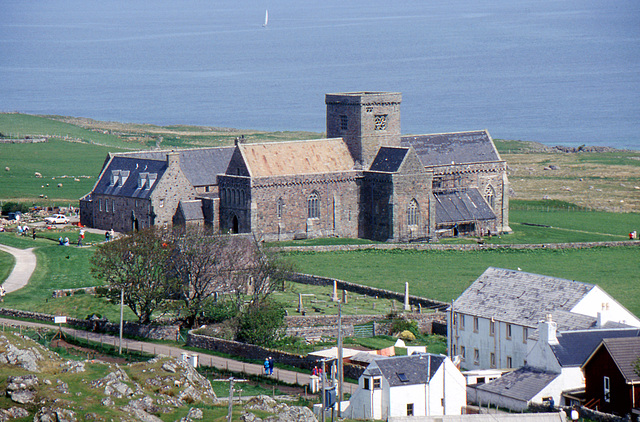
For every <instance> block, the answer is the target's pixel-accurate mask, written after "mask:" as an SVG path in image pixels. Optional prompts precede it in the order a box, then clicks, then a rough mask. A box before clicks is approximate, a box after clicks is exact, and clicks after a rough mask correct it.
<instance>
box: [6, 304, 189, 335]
mask: <svg viewBox="0 0 640 422" xmlns="http://www.w3.org/2000/svg"><path fill="white" fill-rule="evenodd" d="M0 315H4V316H8V317H13V318H27V319H34V320H36V321H44V322H53V320H54V316H53V315H48V314H41V313H38V312H28V311H21V310H17V309H5V308H0ZM67 325H69V326H71V327H73V328H77V329H82V330H91V331H95V332H100V333H108V334H116V333H119V332H120V324H119V323H118V324H116V323H113V322H109V321H108V320H106V319H77V318H70V317H67ZM52 328H54V327H53V326H52ZM122 332H123V334H124V335H126V336H133V337H143V338H149V339H153V340H175V339H176V337H177V334H178V332H179V327H178V326H177V325H142V324H136V323H133V322H128V321H125V322H124V324H123V327H122Z"/></svg>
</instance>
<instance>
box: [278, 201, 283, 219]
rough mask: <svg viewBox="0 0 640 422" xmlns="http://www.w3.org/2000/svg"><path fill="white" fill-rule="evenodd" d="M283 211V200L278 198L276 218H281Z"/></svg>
mask: <svg viewBox="0 0 640 422" xmlns="http://www.w3.org/2000/svg"><path fill="white" fill-rule="evenodd" d="M283 209H284V200H283V199H282V198H278V202H276V216H277V217H278V218H282V210H283Z"/></svg>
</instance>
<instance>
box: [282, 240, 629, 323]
mask: <svg viewBox="0 0 640 422" xmlns="http://www.w3.org/2000/svg"><path fill="white" fill-rule="evenodd" d="M284 255H285V256H286V257H287V258H289V259H291V260H292V261H293V262H294V263H295V264H296V266H297V268H298V270H299V271H301V272H303V273H308V274H315V275H320V276H325V277H333V278H339V279H342V280H346V281H351V282H354V283H359V284H364V285H368V286H373V287H378V288H383V289H388V290H393V291H396V292H403V291H404V283H405V282H409V289H410V293H411V294H414V295H418V296H423V297H428V298H432V299H437V300H441V301H445V302H449V301H451V300H452V299H455V298H456V297H458V296H459V295H460V294H461V293H462V292H463V291H464V290H465V289H466V288H467V287H468V286H469V285H470V284H471V283H472V282H473V281H474V280H476V279H477V278H478V277H479V276H480V274H482V273H483V272H484V271H485V270H486V269H487V267H489V266H493V267H499V268H509V269H514V270H515V269H517V268H521V269H522V270H523V271H527V272H531V273H536V274H544V275H549V276H553V277H561V278H567V279H572V280H578V281H582V282H586V283H593V284H597V285H599V286H600V287H602V288H603V289H604V290H605V291H607V292H608V293H609V294H611V295H612V296H613V297H614V298H615V299H616V300H618V301H619V302H620V303H622V304H623V305H624V306H626V307H627V308H628V309H629V310H630V311H631V312H633V313H634V314H636V315H640V289H638V287H637V283H638V275H639V274H640V249H638V248H636V247H617V248H591V249H566V250H557V249H537V250H481V251H472V252H460V251H406V250H388V251H383V250H373V249H368V250H363V251H342V252H325V253H313V252H289V253H285V254H284Z"/></svg>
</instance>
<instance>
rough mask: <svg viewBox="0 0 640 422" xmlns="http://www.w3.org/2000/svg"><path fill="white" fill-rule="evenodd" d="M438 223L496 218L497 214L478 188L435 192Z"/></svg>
mask: <svg viewBox="0 0 640 422" xmlns="http://www.w3.org/2000/svg"><path fill="white" fill-rule="evenodd" d="M434 196H435V198H436V224H447V223H464V222H471V221H477V220H495V219H496V215H495V214H494V213H493V211H492V210H491V207H489V204H487V201H485V200H484V198H483V197H482V195H480V192H478V190H477V189H467V190H461V191H455V192H440V193H436V192H434Z"/></svg>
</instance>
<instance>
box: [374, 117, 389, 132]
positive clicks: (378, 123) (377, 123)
mask: <svg viewBox="0 0 640 422" xmlns="http://www.w3.org/2000/svg"><path fill="white" fill-rule="evenodd" d="M373 122H374V129H375V130H387V115H386V114H376V115H375V116H373Z"/></svg>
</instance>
